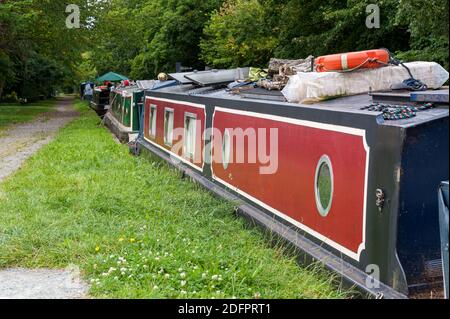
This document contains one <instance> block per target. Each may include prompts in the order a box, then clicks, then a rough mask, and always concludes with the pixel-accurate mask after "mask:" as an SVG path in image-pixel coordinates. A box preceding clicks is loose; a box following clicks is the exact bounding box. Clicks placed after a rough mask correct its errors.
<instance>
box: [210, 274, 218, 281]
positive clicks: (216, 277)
mask: <svg viewBox="0 0 450 319" xmlns="http://www.w3.org/2000/svg"><path fill="white" fill-rule="evenodd" d="M211 279H212V280H218V279H219V276H218V275H212V276H211Z"/></svg>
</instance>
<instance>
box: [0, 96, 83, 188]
mask: <svg viewBox="0 0 450 319" xmlns="http://www.w3.org/2000/svg"><path fill="white" fill-rule="evenodd" d="M77 115H78V114H77V112H76V111H75V110H74V109H73V98H62V99H61V100H60V102H59V104H58V105H57V107H56V108H55V109H54V110H52V111H50V112H48V113H45V114H44V115H41V116H39V117H38V118H37V119H36V120H34V121H31V122H28V123H24V124H19V125H15V126H12V127H11V128H9V129H7V130H6V131H4V132H2V134H1V135H0V182H1V181H2V180H3V179H5V178H6V177H7V176H9V175H11V174H12V173H13V172H15V171H16V170H17V169H19V168H20V166H21V165H22V163H23V162H24V161H25V160H26V159H27V158H28V157H30V156H31V155H33V154H34V153H36V152H37V151H38V150H39V149H40V148H41V147H42V146H44V145H45V144H48V143H50V142H51V140H52V139H53V138H54V136H55V134H56V133H57V132H58V130H59V129H60V128H61V127H63V126H64V125H65V124H67V123H68V122H69V121H71V120H72V119H74V118H75V117H76V116H77Z"/></svg>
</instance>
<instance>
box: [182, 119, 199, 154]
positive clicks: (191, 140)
mask: <svg viewBox="0 0 450 319" xmlns="http://www.w3.org/2000/svg"><path fill="white" fill-rule="evenodd" d="M196 131H197V116H196V115H195V114H192V113H185V114H184V156H185V157H186V158H189V159H191V160H193V159H194V156H195V140H196Z"/></svg>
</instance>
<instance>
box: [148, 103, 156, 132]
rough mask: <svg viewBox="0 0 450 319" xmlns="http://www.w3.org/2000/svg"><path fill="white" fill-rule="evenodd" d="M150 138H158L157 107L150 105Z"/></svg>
mask: <svg viewBox="0 0 450 319" xmlns="http://www.w3.org/2000/svg"><path fill="white" fill-rule="evenodd" d="M149 133H150V136H151V137H153V138H155V137H156V105H153V104H150V127H149Z"/></svg>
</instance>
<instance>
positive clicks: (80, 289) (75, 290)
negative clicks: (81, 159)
mask: <svg viewBox="0 0 450 319" xmlns="http://www.w3.org/2000/svg"><path fill="white" fill-rule="evenodd" d="M73 102H74V100H73V98H62V99H60V101H59V102H58V105H57V106H56V107H55V109H53V110H52V111H50V112H48V113H45V114H43V115H41V116H40V117H38V118H37V119H36V120H34V121H31V122H28V123H24V124H20V125H14V126H12V127H10V128H8V129H7V130H6V131H3V132H2V133H1V134H0V182H1V181H2V180H4V179H5V178H6V177H7V176H9V175H11V174H12V173H14V172H15V171H16V170H18V169H19V168H20V166H21V165H22V163H23V162H24V161H25V160H26V159H27V158H29V157H30V156H31V155H33V154H34V153H36V152H37V151H38V150H39V149H40V148H41V147H42V146H44V145H46V144H48V143H50V142H51V141H52V140H53V138H54V137H55V135H56V133H57V132H58V130H59V129H60V128H62V127H63V126H64V125H66V124H67V123H69V122H70V121H71V120H73V119H74V118H76V117H77V116H78V113H77V112H76V111H75V110H74V109H73ZM72 268H73V269H72ZM72 268H70V267H69V268H68V269H65V270H53V269H21V268H15V269H4V270H0V299H79V298H88V294H87V291H88V288H89V287H88V285H87V284H86V283H84V282H83V281H82V280H81V278H80V276H79V271H77V268H76V266H75V267H72Z"/></svg>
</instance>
